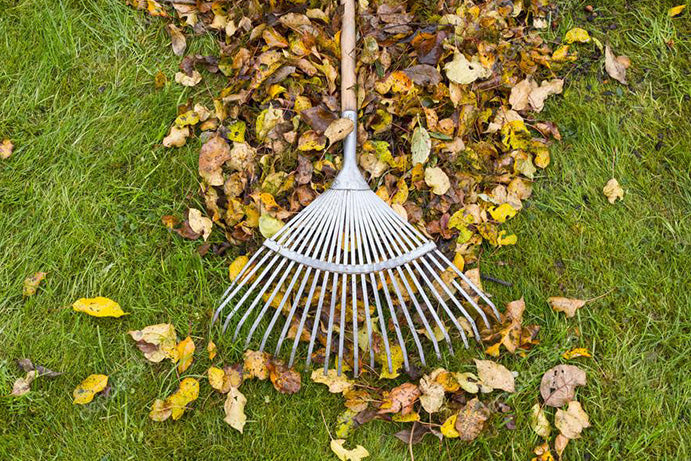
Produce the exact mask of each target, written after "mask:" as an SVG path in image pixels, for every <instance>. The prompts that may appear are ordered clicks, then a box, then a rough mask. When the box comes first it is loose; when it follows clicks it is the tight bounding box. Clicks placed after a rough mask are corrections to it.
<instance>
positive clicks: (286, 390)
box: [267, 361, 302, 394]
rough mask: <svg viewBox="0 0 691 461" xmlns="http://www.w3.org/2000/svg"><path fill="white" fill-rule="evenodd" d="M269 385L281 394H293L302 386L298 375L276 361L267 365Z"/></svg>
mask: <svg viewBox="0 0 691 461" xmlns="http://www.w3.org/2000/svg"><path fill="white" fill-rule="evenodd" d="M267 368H268V369H269V379H270V380H271V384H273V385H274V389H276V390H277V391H278V392H280V393H281V394H295V393H296V392H297V391H299V390H300V387H301V386H302V377H301V376H300V373H298V372H297V371H295V370H294V369H292V368H288V367H287V366H285V365H284V364H283V363H281V362H278V361H270V362H269V363H268V364H267Z"/></svg>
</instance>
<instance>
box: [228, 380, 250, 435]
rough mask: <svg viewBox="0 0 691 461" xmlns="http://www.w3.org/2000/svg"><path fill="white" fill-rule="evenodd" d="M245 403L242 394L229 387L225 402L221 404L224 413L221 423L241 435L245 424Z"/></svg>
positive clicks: (245, 400)
mask: <svg viewBox="0 0 691 461" xmlns="http://www.w3.org/2000/svg"><path fill="white" fill-rule="evenodd" d="M246 403H247V398H246V397H245V396H244V395H243V394H242V392H240V390H239V389H237V388H235V387H231V388H230V390H229V391H228V397H226V401H225V403H224V404H223V409H224V410H225V412H226V417H225V418H223V421H225V422H226V423H228V424H229V425H230V427H232V428H233V429H235V430H237V431H239V432H240V433H241V434H242V431H243V430H244V428H245V423H246V422H247V416H245V404H246Z"/></svg>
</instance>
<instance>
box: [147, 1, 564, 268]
mask: <svg viewBox="0 0 691 461" xmlns="http://www.w3.org/2000/svg"><path fill="white" fill-rule="evenodd" d="M135 4H136V6H138V7H139V8H142V9H147V10H148V11H149V12H150V13H151V14H153V15H157V16H166V17H169V20H170V23H169V24H168V26H167V27H168V31H169V32H170V34H171V39H172V47H173V51H174V52H175V53H177V54H179V55H184V52H185V49H186V41H187V37H186V34H188V35H189V34H201V33H207V34H212V35H213V36H214V37H216V39H217V43H218V45H219V53H218V55H216V56H201V55H185V56H184V58H183V60H182V62H181V64H180V72H178V73H177V74H176V76H175V81H176V82H178V83H180V84H182V85H186V86H195V85H198V84H199V83H200V82H201V81H202V80H204V79H209V81H212V82H214V83H216V82H217V81H218V79H223V80H222V81H223V82H225V83H224V87H223V89H222V90H221V91H220V92H219V93H218V94H217V95H215V98H213V101H196V102H195V101H192V102H189V103H188V104H185V105H183V106H181V107H180V108H179V115H178V117H177V118H176V120H175V122H174V123H173V125H172V126H171V128H170V132H169V133H168V135H167V136H166V137H165V139H164V140H163V144H164V145H165V146H168V147H173V146H182V145H184V144H185V143H186V141H187V139H188V138H189V137H191V136H195V135H196V136H199V138H200V139H201V140H202V141H203V146H202V148H201V151H200V155H199V174H200V177H201V185H202V193H203V196H204V199H205V203H206V208H207V212H208V214H209V216H210V218H211V219H212V220H213V222H214V223H216V224H217V225H218V226H219V227H220V228H221V229H223V230H224V233H225V237H226V239H227V240H228V241H229V242H231V243H233V244H237V243H241V242H246V245H245V246H246V248H247V250H248V251H249V250H252V249H253V247H254V246H256V245H258V244H259V243H260V242H261V240H262V237H266V236H267V235H270V234H271V233H272V232H275V229H276V228H277V227H278V228H280V226H281V225H282V223H283V222H285V220H287V219H289V218H290V217H291V216H293V215H294V214H295V213H297V212H299V211H300V210H301V209H302V208H303V207H304V206H306V205H308V204H309V203H310V202H311V201H312V200H313V199H314V198H315V197H316V196H317V195H318V194H320V193H321V192H323V191H324V190H325V189H326V188H328V186H329V184H330V183H331V181H332V180H333V178H334V177H335V174H336V173H337V171H338V169H339V167H340V164H341V152H340V144H339V143H338V141H339V140H340V139H342V137H343V136H344V134H343V133H344V131H343V130H341V129H339V126H338V123H340V121H339V113H340V102H339V93H338V91H339V75H338V73H339V72H338V69H339V56H340V49H339V34H340V22H341V20H340V14H341V10H340V8H339V7H338V3H337V2H336V1H329V0H325V1H319V2H304V1H298V0H282V1H281V0H279V1H272V2H258V1H252V2H242V3H241V4H239V3H236V2H224V1H216V2H213V3H211V2H196V3H194V4H192V2H185V3H173V4H172V7H168V6H167V5H166V6H165V7H164V6H161V5H159V4H157V3H156V2H155V1H153V0H149V1H144V0H141V1H138V2H135ZM554 13H555V6H554V5H553V4H552V2H550V1H548V0H537V1H519V0H517V1H514V2H511V1H494V0H492V1H484V2H470V1H450V2H440V4H439V7H438V8H437V9H436V10H435V11H429V10H428V9H426V7H423V6H422V5H420V4H418V3H416V2H403V1H391V0H387V1H374V0H372V1H360V2H359V9H358V32H359V41H358V50H357V51H358V66H357V82H358V84H357V93H358V105H359V110H358V118H359V124H358V142H359V146H360V152H359V164H360V167H361V169H362V170H363V172H365V175H366V178H367V180H368V181H369V183H370V186H371V187H372V188H373V189H374V190H375V191H376V192H377V194H378V195H379V196H380V197H381V198H382V199H384V200H385V201H386V202H387V203H389V204H390V205H391V206H392V207H393V208H394V209H395V210H396V211H397V212H398V213H399V214H401V215H402V216H404V217H405V218H407V219H408V221H409V222H411V223H412V224H414V225H415V226H417V227H418V228H420V229H421V230H422V231H423V232H425V233H426V234H427V235H428V236H430V237H431V238H433V239H434V240H436V241H437V242H438V243H441V246H442V248H443V249H444V250H445V251H447V252H448V253H454V255H458V256H457V257H456V258H455V260H456V262H457V263H458V264H459V265H460V264H464V263H473V262H475V261H476V260H477V256H478V251H479V248H480V244H481V243H482V242H483V241H487V242H489V244H490V245H493V246H501V245H509V244H515V243H516V239H517V237H516V236H514V235H508V234H507V232H506V231H505V230H503V229H501V224H502V223H504V222H505V221H506V220H507V219H509V218H511V217H513V216H514V215H515V214H516V213H517V212H518V211H519V210H521V208H522V207H523V201H524V200H525V199H527V198H528V197H529V196H530V194H531V187H532V181H533V179H534V178H535V175H536V172H537V171H538V169H539V168H545V167H546V166H547V165H548V164H549V162H550V154H549V145H550V142H551V141H552V140H554V139H559V138H560V134H559V131H558V129H557V128H556V126H555V125H554V124H553V123H550V122H541V121H537V120H536V119H535V115H534V114H535V113H536V112H540V111H541V110H542V109H543V107H544V103H545V99H546V98H547V97H548V96H550V95H552V94H557V93H560V92H561V91H562V87H563V81H562V80H561V79H558V78H556V75H555V72H558V71H559V69H560V68H562V67H563V66H564V64H565V63H568V62H569V61H572V60H573V59H574V58H575V54H574V51H573V50H570V49H569V45H566V46H562V47H559V48H557V49H556V50H553V49H552V47H551V46H550V45H549V44H548V43H546V42H545V41H544V40H543V38H541V36H540V34H539V30H538V29H539V28H545V27H547V26H548V24H549V23H548V20H547V18H555V17H557V16H556V14H554ZM212 79H213V80H212ZM189 225H190V224H189V221H188V220H186V221H185V222H183V223H182V226H181V228H178V230H179V232H181V233H182V234H183V235H185V236H187V237H191V238H198V237H200V236H201V235H204V237H207V236H208V234H202V233H201V232H189V229H187V228H188V227H189ZM260 234H261V235H260ZM452 259H453V258H452Z"/></svg>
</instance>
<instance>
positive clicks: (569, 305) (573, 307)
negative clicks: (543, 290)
mask: <svg viewBox="0 0 691 461" xmlns="http://www.w3.org/2000/svg"><path fill="white" fill-rule="evenodd" d="M547 302H548V303H549V305H550V306H552V309H554V310H555V311H557V312H563V313H565V314H566V316H567V317H569V318H571V317H573V316H574V315H576V311H577V310H578V309H580V308H581V307H583V306H585V304H586V301H584V300H582V299H571V298H563V297H561V296H552V297H550V298H548V299H547Z"/></svg>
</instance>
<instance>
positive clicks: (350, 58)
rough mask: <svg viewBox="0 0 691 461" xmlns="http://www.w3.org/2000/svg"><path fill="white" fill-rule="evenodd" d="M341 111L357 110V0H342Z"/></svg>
mask: <svg viewBox="0 0 691 461" xmlns="http://www.w3.org/2000/svg"><path fill="white" fill-rule="evenodd" d="M341 3H342V4H343V19H342V23H341V111H346V110H354V111H357V94H356V91H355V84H356V78H355V0H341Z"/></svg>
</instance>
